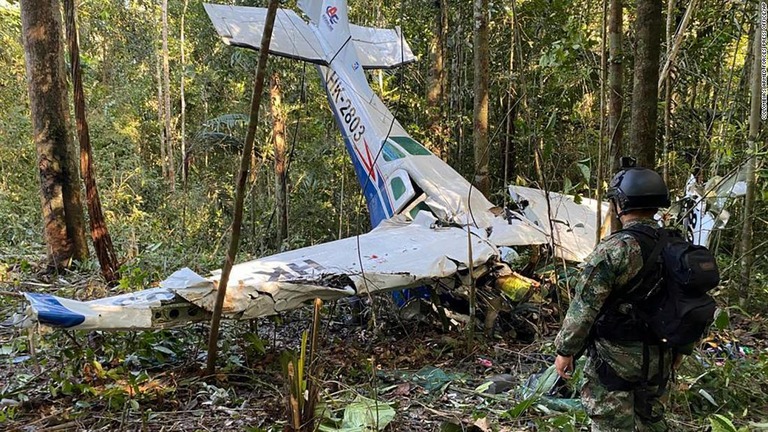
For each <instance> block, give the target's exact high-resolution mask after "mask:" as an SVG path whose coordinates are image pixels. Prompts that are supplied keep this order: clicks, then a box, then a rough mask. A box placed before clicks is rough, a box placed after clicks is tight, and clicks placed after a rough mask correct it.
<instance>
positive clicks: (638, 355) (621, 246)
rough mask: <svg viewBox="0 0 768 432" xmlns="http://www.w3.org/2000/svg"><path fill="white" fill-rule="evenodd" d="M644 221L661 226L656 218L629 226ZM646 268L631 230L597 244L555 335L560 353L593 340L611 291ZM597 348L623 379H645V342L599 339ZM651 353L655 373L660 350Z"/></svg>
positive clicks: (575, 350)
mask: <svg viewBox="0 0 768 432" xmlns="http://www.w3.org/2000/svg"><path fill="white" fill-rule="evenodd" d="M641 223H642V224H647V225H651V226H654V227H656V226H658V225H657V224H656V222H655V221H653V220H650V219H641V220H635V221H631V222H629V223H627V225H626V226H625V228H628V227H630V226H633V225H635V224H641ZM642 267H643V255H642V251H641V249H640V244H639V243H638V242H637V240H635V238H634V237H632V235H631V234H629V233H626V232H617V233H615V234H613V235H611V236H610V237H607V238H605V239H604V240H603V241H601V242H600V244H598V245H597V247H596V248H595V250H594V251H593V252H592V254H590V256H589V257H587V260H586V261H585V263H584V264H583V267H582V272H581V276H580V277H579V279H578V281H577V283H576V286H575V295H574V297H573V299H572V300H571V305H570V307H569V308H568V313H567V314H566V316H565V319H564V320H563V325H562V328H561V329H560V332H559V333H558V335H557V338H555V347H556V348H557V352H558V354H561V355H574V354H576V353H578V352H580V351H581V350H582V348H584V347H585V346H586V345H587V343H589V341H588V338H589V336H590V330H591V329H592V326H593V325H594V324H595V320H596V319H597V317H598V314H599V312H600V309H601V308H602V307H603V305H604V304H605V302H606V300H607V299H608V296H609V295H610V293H611V291H613V290H614V289H617V288H619V287H621V286H623V285H625V284H626V283H627V282H629V281H630V280H631V279H632V278H633V277H634V276H635V275H637V274H638V273H639V272H640V270H641V269H642ZM620 307H621V306H620ZM595 348H596V349H597V353H598V356H599V357H600V358H601V359H603V360H605V361H607V362H608V363H609V364H610V365H611V367H613V368H614V370H616V372H617V373H618V374H619V375H620V376H621V377H622V378H624V379H627V380H630V381H637V380H640V379H641V377H640V375H641V370H642V358H643V344H642V342H616V341H607V340H605V339H596V340H595ZM650 354H651V358H650V359H649V360H650V364H649V366H650V370H649V375H650V376H653V375H654V374H655V373H656V371H657V370H658V355H659V352H658V350H657V349H653V348H652V349H651V352H650ZM671 360H672V358H671V353H666V354H665V358H664V361H665V365H669V364H670V363H669V362H671ZM665 369H666V367H665Z"/></svg>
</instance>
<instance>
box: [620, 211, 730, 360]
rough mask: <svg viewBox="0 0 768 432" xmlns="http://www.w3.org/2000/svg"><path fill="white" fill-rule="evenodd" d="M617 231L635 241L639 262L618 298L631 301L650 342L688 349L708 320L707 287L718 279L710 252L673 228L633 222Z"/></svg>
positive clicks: (711, 305) (710, 313) (711, 303)
mask: <svg viewBox="0 0 768 432" xmlns="http://www.w3.org/2000/svg"><path fill="white" fill-rule="evenodd" d="M622 231H623V232H626V233H628V234H630V235H632V237H633V238H635V239H636V240H637V241H638V243H640V247H641V249H642V250H643V259H644V264H643V268H642V270H640V272H639V273H638V275H637V276H635V277H634V278H633V279H632V280H631V281H630V282H629V283H628V284H627V286H626V287H625V289H622V290H619V291H620V292H619V294H618V295H619V300H618V301H624V302H627V301H628V302H629V303H630V304H632V307H633V311H634V314H635V316H636V317H637V318H638V319H639V321H641V322H642V323H644V324H645V325H646V326H647V329H648V330H650V333H651V334H652V337H653V339H655V340H652V342H656V343H658V344H660V345H662V346H666V347H669V348H672V349H674V350H676V351H677V352H682V353H685V354H690V351H691V350H692V348H693V344H694V343H695V342H697V341H698V340H699V339H701V337H702V336H703V335H704V333H705V332H706V331H707V329H708V328H709V326H710V325H711V324H712V321H713V319H714V314H715V309H716V305H715V301H714V300H713V299H712V297H711V296H710V295H709V294H707V292H709V291H710V290H712V289H713V288H715V287H716V286H717V285H718V284H719V283H720V273H719V271H718V268H717V262H716V261H715V257H714V256H713V255H712V253H711V252H710V251H709V250H708V249H707V248H706V247H704V246H697V245H694V244H692V243H691V242H689V241H688V240H686V239H685V238H684V237H683V236H682V235H681V234H680V232H679V231H676V230H670V229H664V228H653V227H651V226H648V225H641V224H638V225H634V226H632V227H629V228H626V229H624V230H622ZM649 251H650V252H649Z"/></svg>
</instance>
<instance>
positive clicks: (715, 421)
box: [709, 414, 738, 432]
mask: <svg viewBox="0 0 768 432" xmlns="http://www.w3.org/2000/svg"><path fill="white" fill-rule="evenodd" d="M709 424H711V425H712V432H738V431H737V430H736V426H734V425H733V423H732V422H731V420H729V419H728V418H727V417H725V416H722V415H720V414H712V415H711V416H709Z"/></svg>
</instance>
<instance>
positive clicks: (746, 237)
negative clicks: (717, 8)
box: [739, 10, 765, 305]
mask: <svg viewBox="0 0 768 432" xmlns="http://www.w3.org/2000/svg"><path fill="white" fill-rule="evenodd" d="M760 15H761V14H760V11H759V10H758V13H757V16H758V19H759V17H760ZM752 40H753V43H752V47H753V51H752V73H751V79H752V82H751V90H750V91H751V100H750V102H751V105H750V113H749V137H748V138H747V146H748V147H747V155H748V156H749V159H748V160H747V175H746V177H747V178H746V182H747V193H746V196H745V197H744V225H743V226H742V231H741V275H740V276H741V278H740V279H741V292H740V293H739V302H740V303H741V304H742V305H743V304H744V303H746V300H747V298H748V295H749V286H750V282H751V279H750V275H751V272H752V264H753V263H754V260H755V251H754V249H753V247H752V235H753V232H752V218H753V213H754V207H755V183H756V178H755V168H756V165H757V163H756V158H757V148H758V146H757V140H758V139H759V136H760V98H761V96H762V92H761V88H760V87H761V86H760V84H761V81H762V74H761V72H764V71H761V67H762V58H761V47H763V46H764V43H765V41H761V32H760V24H759V23H756V24H755V25H754V30H753V36H752Z"/></svg>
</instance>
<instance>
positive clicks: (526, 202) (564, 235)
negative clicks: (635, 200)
mask: <svg viewBox="0 0 768 432" xmlns="http://www.w3.org/2000/svg"><path fill="white" fill-rule="evenodd" d="M509 194H510V196H511V197H512V199H513V200H515V202H516V203H517V204H518V206H519V207H520V208H521V212H522V214H523V215H524V216H525V217H526V218H527V219H528V220H530V221H531V222H533V224H535V225H536V226H537V227H538V228H540V229H541V230H542V231H543V232H544V233H545V234H546V235H547V236H548V237H549V238H550V239H551V241H552V243H553V244H554V246H555V255H556V256H559V257H561V258H563V259H566V260H568V261H584V259H585V258H586V257H587V256H588V255H589V254H590V253H591V252H592V249H594V247H595V238H596V236H595V232H596V230H597V221H596V218H597V201H595V200H593V199H588V198H582V199H581V203H580V204H577V203H576V202H575V201H574V198H573V197H572V196H569V195H564V194H561V193H556V192H549V193H548V194H547V193H546V192H544V191H543V190H540V189H532V188H527V187H522V186H510V187H509ZM547 196H549V205H548V204H547ZM608 211H609V206H608V203H606V202H603V203H602V214H603V215H604V217H607V216H608V214H609V213H608Z"/></svg>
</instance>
